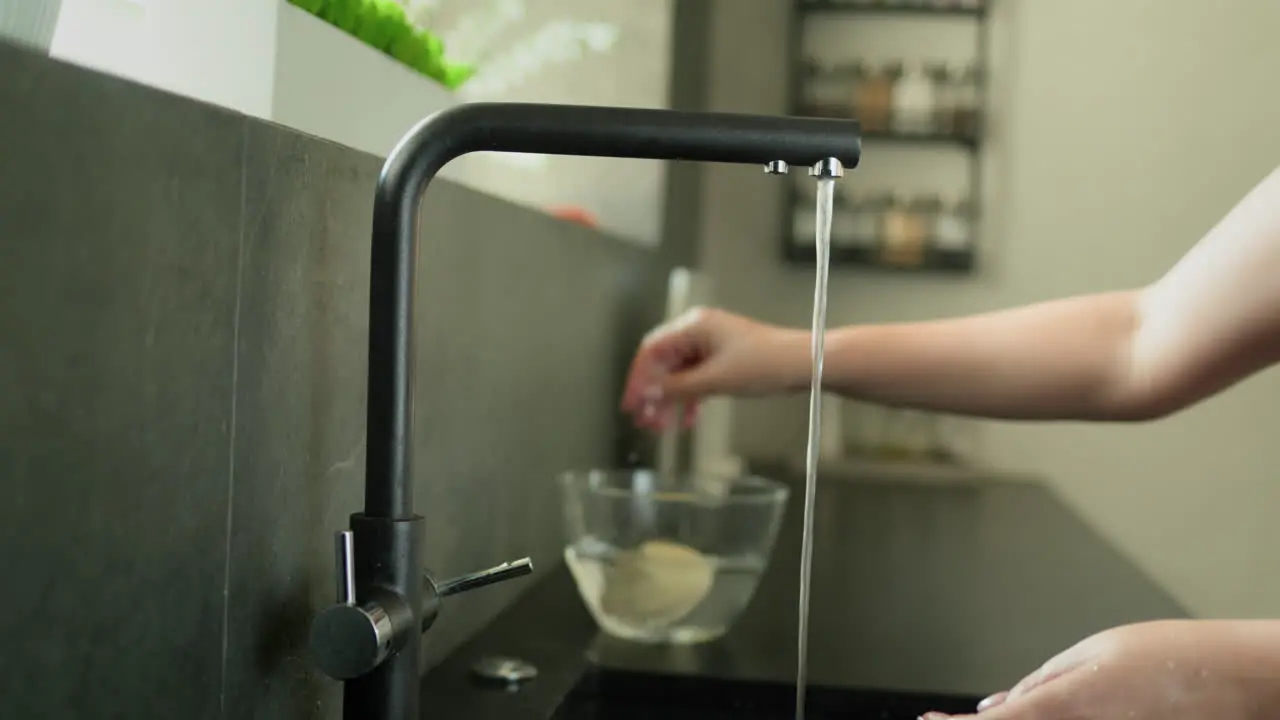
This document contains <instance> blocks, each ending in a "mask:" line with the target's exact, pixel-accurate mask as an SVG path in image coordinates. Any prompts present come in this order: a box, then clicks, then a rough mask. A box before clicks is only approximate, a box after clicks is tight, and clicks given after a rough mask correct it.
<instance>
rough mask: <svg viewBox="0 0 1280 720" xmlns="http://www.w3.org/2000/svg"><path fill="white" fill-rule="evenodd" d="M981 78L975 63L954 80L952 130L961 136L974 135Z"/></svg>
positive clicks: (976, 130) (977, 120) (976, 132)
mask: <svg viewBox="0 0 1280 720" xmlns="http://www.w3.org/2000/svg"><path fill="white" fill-rule="evenodd" d="M981 82H982V79H981V77H980V72H979V70H978V68H977V66H976V65H970V66H968V67H966V68H965V69H964V71H963V72H961V73H960V76H959V77H958V78H957V79H956V81H955V86H954V93H955V94H954V96H953V97H952V110H951V124H952V132H953V133H954V134H956V135H958V136H961V137H975V136H977V134H978V123H979V121H980V119H981V118H980V116H979V108H978V97H979V92H978V88H979V85H980V83H981Z"/></svg>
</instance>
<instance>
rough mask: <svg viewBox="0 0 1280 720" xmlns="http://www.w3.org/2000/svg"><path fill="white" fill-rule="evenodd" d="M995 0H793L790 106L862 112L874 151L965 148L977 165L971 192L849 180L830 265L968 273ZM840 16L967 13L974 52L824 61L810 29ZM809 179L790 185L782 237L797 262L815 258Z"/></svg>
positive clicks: (836, 214) (861, 177)
mask: <svg viewBox="0 0 1280 720" xmlns="http://www.w3.org/2000/svg"><path fill="white" fill-rule="evenodd" d="M990 2H991V0H795V4H794V8H793V22H792V36H791V48H792V51H791V54H790V57H791V63H792V68H791V70H792V78H793V81H792V84H791V98H790V107H791V114H793V115H804V116H817V117H845V118H848V117H852V118H856V119H858V120H859V121H860V122H861V123H862V129H863V137H864V139H865V141H866V148H867V150H866V151H867V152H871V153H873V152H875V150H876V146H877V145H880V146H881V147H885V146H887V145H896V146H904V147H919V148H930V147H933V148H937V149H938V151H939V152H945V151H953V152H954V151H959V152H962V153H965V154H966V159H967V163H968V168H969V169H968V179H967V185H968V189H967V191H965V192H963V193H958V194H957V193H954V192H953V193H950V194H948V195H947V196H942V195H939V194H938V193H935V192H928V191H926V192H918V193H914V194H904V193H901V192H889V193H885V192H877V191H860V192H859V194H857V195H852V194H845V193H849V189H848V188H841V189H840V192H841V193H842V194H841V195H838V196H837V203H836V207H835V208H834V210H833V226H832V247H831V263H832V265H842V266H858V267H868V268H879V269H892V270H900V271H935V272H949V273H965V272H969V271H971V270H972V269H973V268H974V267H975V265H976V261H977V252H978V242H977V240H978V238H979V212H978V209H979V207H980V204H979V203H978V202H976V198H977V196H978V195H979V194H980V190H981V187H982V153H981V146H982V136H983V130H984V127H983V125H984V120H985V118H986V107H987V103H986V96H987V92H986V85H987V83H986V78H985V72H984V69H985V68H984V62H985V60H986V58H987V42H988V37H987V36H988V28H987V14H988V10H989V9H990ZM834 14H852V15H856V14H867V15H872V14H874V15H880V16H889V17H892V16H901V17H903V18H908V19H910V18H930V17H934V18H947V17H951V18H960V19H967V20H969V21H972V30H973V37H974V50H973V57H972V58H971V59H970V60H968V61H967V62H964V63H959V64H957V63H955V62H951V63H947V62H942V61H937V60H928V59H923V60H922V59H907V60H901V59H895V60H889V61H883V60H882V61H880V62H876V63H872V62H867V61H865V60H861V59H858V58H843V59H842V60H841V61H840V62H839V63H838V64H826V65H825V66H824V65H823V64H822V63H820V62H819V61H818V60H815V59H814V58H813V57H811V56H810V54H809V53H808V52H806V48H805V47H804V39H805V34H806V27H807V25H808V23H810V22H812V21H815V20H817V19H818V18H822V17H827V18H829V17H830V16H832V15H834ZM904 54H905V53H904ZM873 173H874V170H870V169H867V168H862V169H859V170H858V171H857V172H856V173H855V174H854V175H853V176H851V177H855V176H856V178H857V181H858V183H859V185H862V184H865V183H870V184H875V183H876V178H875V175H874V174H873ZM799 179H800V178H797V180H799ZM806 180H807V178H806ZM846 182H848V181H847V180H846ZM842 184H843V183H842ZM839 185H840V184H838V187H839ZM811 186H812V182H811V181H810V182H807V183H806V182H800V183H797V184H793V185H791V187H789V188H788V191H787V202H786V207H787V213H786V214H785V224H784V227H783V231H782V236H783V257H784V258H785V259H786V260H787V261H790V262H796V263H800V262H807V263H812V262H813V261H814V257H815V252H814V238H813V232H812V228H813V222H814V205H813V197H812V187H811ZM806 188H807V189H806ZM854 227H857V228H860V229H859V230H857V231H856V232H854V231H852V230H851V229H850V228H854Z"/></svg>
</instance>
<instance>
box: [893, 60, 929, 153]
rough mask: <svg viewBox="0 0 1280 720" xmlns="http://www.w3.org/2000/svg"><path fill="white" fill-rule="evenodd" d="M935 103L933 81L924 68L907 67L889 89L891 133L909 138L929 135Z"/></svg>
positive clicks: (918, 66) (915, 64) (916, 66)
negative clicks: (891, 118) (890, 89)
mask: <svg viewBox="0 0 1280 720" xmlns="http://www.w3.org/2000/svg"><path fill="white" fill-rule="evenodd" d="M936 102H937V99H936V98H935V97H934V85H933V79H932V78H930V77H929V75H928V73H927V72H926V69H925V66H924V65H922V64H918V63H912V64H911V65H908V66H907V67H906V69H905V70H904V71H903V73H902V79H901V80H899V81H898V83H897V85H896V86H895V87H894V89H893V105H892V108H893V109H892V112H893V130H894V131H895V132H900V133H903V134H910V135H921V134H926V133H929V132H932V131H933V113H934V107H935V104H936Z"/></svg>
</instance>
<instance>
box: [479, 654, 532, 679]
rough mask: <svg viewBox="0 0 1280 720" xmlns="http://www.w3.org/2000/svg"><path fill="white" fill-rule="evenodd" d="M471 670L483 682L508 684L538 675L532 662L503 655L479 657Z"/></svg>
mask: <svg viewBox="0 0 1280 720" xmlns="http://www.w3.org/2000/svg"><path fill="white" fill-rule="evenodd" d="M471 672H472V674H473V675H475V676H476V677H477V678H478V679H480V680H483V681H485V682H490V683H499V684H503V685H508V686H510V685H519V684H521V683H525V682H528V681H530V680H535V679H537V677H538V668H537V666H535V665H534V664H533V663H531V662H527V661H525V660H521V659H520V658H514V657H507V656H503V655H487V656H485V657H482V658H480V659H479V660H477V661H476V663H475V664H474V665H472V666H471Z"/></svg>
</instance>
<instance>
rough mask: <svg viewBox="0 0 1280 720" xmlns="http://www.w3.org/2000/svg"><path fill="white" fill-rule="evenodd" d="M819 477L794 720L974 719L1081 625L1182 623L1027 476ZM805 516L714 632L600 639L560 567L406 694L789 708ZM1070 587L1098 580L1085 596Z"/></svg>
mask: <svg viewBox="0 0 1280 720" xmlns="http://www.w3.org/2000/svg"><path fill="white" fill-rule="evenodd" d="M752 471H753V472H757V473H759V474H762V475H764V476H766V477H771V478H775V479H777V480H779V481H781V482H784V483H788V484H790V486H791V488H792V491H793V492H794V491H795V487H796V484H797V483H798V482H801V481H800V480H798V479H797V478H795V477H794V476H788V475H787V473H786V471H785V470H783V469H776V468H768V467H752ZM824 482H825V483H826V484H825V485H824V486H823V491H822V499H821V501H820V502H819V505H818V513H817V517H816V533H815V536H814V537H815V545H814V575H813V578H814V588H813V604H812V606H811V611H812V615H811V617H810V620H811V623H812V628H813V633H812V634H811V635H810V645H809V673H810V679H811V684H810V686H809V693H808V715H807V717H808V718H809V720H827V719H828V718H840V719H841V720H863V719H864V718H865V719H866V720H897V719H898V718H901V719H902V720H915V718H916V717H918V716H919V715H920V713H922V712H924V711H926V710H940V711H944V712H948V711H949V712H972V711H973V709H974V707H975V705H976V704H977V702H978V700H979V699H980V698H981V697H984V696H986V695H987V694H989V693H991V692H994V691H998V690H1001V689H1003V688H1006V687H1008V686H1009V685H1011V684H1012V683H1014V682H1016V681H1017V680H1018V679H1019V678H1021V677H1022V676H1023V675H1025V674H1026V673H1027V672H1029V671H1031V670H1033V669H1034V668H1035V667H1036V666H1038V665H1039V664H1040V663H1042V662H1044V661H1045V660H1046V659H1047V658H1049V657H1051V656H1052V655H1054V654H1056V653H1057V652H1059V651H1061V650H1063V649H1064V648H1066V647H1068V646H1070V645H1072V644H1073V643H1075V642H1076V641H1078V640H1080V639H1081V638H1083V637H1086V636H1087V635H1090V634H1092V633H1094V632H1097V631H1099V630H1102V629H1105V628H1107V627H1112V626H1115V625H1122V624H1125V623H1130V622H1137V621H1141V620H1149V619H1155V618H1176V617H1186V611H1185V610H1184V609H1183V608H1182V607H1181V606H1180V605H1178V603H1176V602H1175V601H1174V600H1173V599H1172V598H1171V597H1170V596H1169V595H1168V594H1167V593H1166V592H1164V591H1163V590H1162V589H1161V588H1160V587H1159V586H1157V585H1156V584H1155V583H1153V582H1152V581H1151V580H1150V579H1149V578H1148V577H1146V576H1145V575H1144V574H1143V573H1142V572H1141V571H1140V570H1139V569H1138V568H1136V567H1134V566H1133V565H1132V564H1131V563H1130V562H1129V561H1128V560H1127V559H1125V558H1124V557H1123V556H1122V555H1121V554H1120V553H1118V552H1117V551H1116V550H1115V549H1114V548H1112V547H1111V546H1110V545H1109V544H1108V543H1107V542H1106V541H1105V540H1104V539H1103V538H1101V537H1100V536H1098V535H1097V534H1096V533H1095V532H1094V531H1093V530H1092V529H1090V528H1089V527H1088V526H1087V525H1086V524H1085V523H1084V522H1082V521H1081V520H1080V519H1079V518H1078V517H1077V516H1076V515H1075V514H1074V513H1073V512H1072V511H1071V510H1070V509H1068V508H1067V506H1066V505H1065V504H1063V503H1062V502H1061V501H1060V500H1059V499H1058V498H1057V497H1056V496H1055V495H1054V494H1053V493H1052V492H1051V491H1049V490H1047V489H1046V488H1044V487H1043V486H1041V485H1039V484H1037V483H1035V482H1010V481H1003V480H992V481H989V482H983V483H979V484H965V485H943V486H936V487H929V486H920V485H915V484H910V483H900V482H894V481H877V480H875V479H865V478H864V479H861V480H857V481H846V480H843V479H841V478H839V477H835V476H831V477H826V476H824ZM800 510H801V508H800V505H799V504H798V503H792V504H789V506H788V508H787V510H786V512H785V513H784V518H783V521H782V527H781V529H780V530H779V532H778V538H777V542H776V545H775V547H774V552H773V557H772V560H771V562H770V563H769V567H768V569H767V570H766V571H765V573H764V576H763V577H762V578H761V580H760V584H759V588H758V589H757V592H756V594H755V596H754V597H753V598H752V599H751V602H750V604H749V605H748V607H747V608H746V610H745V611H744V612H743V614H742V617H741V618H740V619H739V621H738V622H737V623H735V624H734V625H733V627H732V628H731V629H730V630H729V631H728V632H727V633H726V634H725V635H724V636H723V637H720V638H718V639H716V640H714V641H711V642H706V643H701V644H695V645H678V644H675V645H672V644H654V643H638V642H631V641H627V640H623V639H619V638H616V637H612V636H609V635H608V634H607V633H604V632H601V631H600V630H599V628H598V626H597V625H596V622H595V621H594V620H593V619H592V616H591V614H590V613H589V612H588V610H587V608H586V607H585V606H584V603H583V601H582V599H581V597H580V596H579V594H578V589H577V587H576V585H575V582H574V579H573V578H572V576H571V573H570V571H569V570H568V569H567V568H566V567H564V565H561V566H560V567H557V568H551V569H549V570H548V571H547V572H546V573H545V574H544V577H543V578H542V579H541V580H540V581H539V582H538V583H537V584H536V585H535V586H534V587H532V588H531V589H530V590H529V592H528V593H526V594H525V595H524V596H522V597H521V599H520V600H519V601H518V602H517V603H516V604H515V605H514V606H512V607H511V608H510V609H508V610H507V611H506V612H504V613H503V614H502V615H500V616H498V618H496V619H495V620H494V621H493V622H492V623H491V624H490V625H488V626H487V627H486V628H485V629H484V630H483V631H482V632H480V634H478V635H477V636H475V637H474V638H472V639H471V640H470V641H468V642H467V643H466V644H465V645H463V646H462V647H461V648H460V649H458V650H457V651H455V652H454V653H453V654H452V655H450V656H449V657H448V658H447V659H446V660H445V661H444V662H443V663H442V664H441V665H440V666H438V667H436V668H435V669H433V670H431V671H430V672H429V673H427V675H426V677H425V678H424V680H423V683H422V686H421V688H422V697H423V699H424V701H423V702H424V710H425V709H427V708H429V709H430V710H431V713H429V714H428V713H426V712H424V715H423V717H424V718H425V717H434V718H438V717H458V718H467V719H468V720H595V719H596V718H601V719H608V720H631V719H632V718H655V717H656V718H661V719H662V720H685V718H688V719H689V720H694V719H695V718H696V719H697V720H714V719H716V718H739V719H743V720H784V719H785V720H791V718H792V717H793V713H794V701H795V695H794V692H795V690H794V688H795V685H794V682H795V680H794V678H795V667H796V624H797V623H796V615H797V588H796V580H797V577H798V573H799V555H800V525H801V517H800ZM536 560H537V559H536V558H535V561H536ZM547 564H550V562H548V563H547ZM544 566H545V565H544ZM1081 587H1089V588H1095V589H1096V591H1095V592H1091V593H1088V594H1086V595H1083V596H1082V594H1081V593H1080V592H1079V591H1078V589H1079V588H1081ZM492 656H506V657H513V658H518V659H519V660H521V661H523V662H525V663H528V664H529V665H531V666H533V667H536V669H537V672H536V678H535V679H533V681H532V682H525V683H524V684H522V685H520V686H518V687H507V686H502V685H499V686H496V687H495V686H493V685H492V684H488V685H486V684H483V683H480V682H478V681H477V676H476V675H475V673H473V670H472V669H473V667H474V666H476V664H477V663H478V662H480V661H482V660H483V659H485V658H488V657H492Z"/></svg>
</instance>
